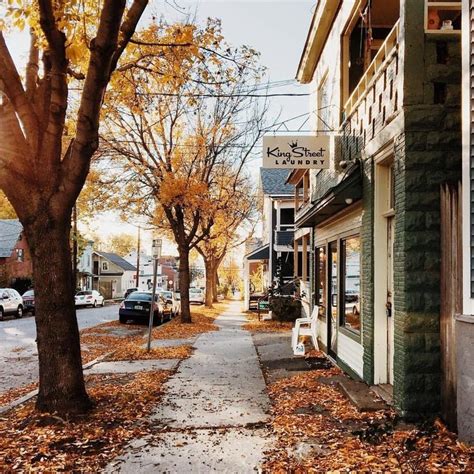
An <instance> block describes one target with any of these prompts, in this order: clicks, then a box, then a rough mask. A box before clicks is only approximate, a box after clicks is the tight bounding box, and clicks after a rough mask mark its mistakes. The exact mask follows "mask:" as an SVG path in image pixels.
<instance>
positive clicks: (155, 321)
mask: <svg viewBox="0 0 474 474" xmlns="http://www.w3.org/2000/svg"><path fill="white" fill-rule="evenodd" d="M160 321H161V322H163V321H162V319H161V315H160V313H155V314H154V315H153V326H158V325H159V324H160Z"/></svg>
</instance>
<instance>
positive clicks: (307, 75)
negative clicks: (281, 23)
mask: <svg viewBox="0 0 474 474" xmlns="http://www.w3.org/2000/svg"><path fill="white" fill-rule="evenodd" d="M340 4H341V0H320V2H319V3H318V6H317V8H316V10H315V12H314V15H313V19H312V20H311V25H310V27H309V32H308V36H307V38H306V43H305V45H304V49H303V54H302V55H301V59H300V63H299V65H298V70H297V72H296V79H297V80H298V82H300V83H301V84H308V83H309V82H311V81H312V79H313V74H314V70H315V69H316V65H317V64H318V61H319V58H320V57H321V52H322V50H323V48H324V45H325V44H326V40H327V38H328V35H329V32H330V31H331V27H332V24H333V21H334V18H335V17H336V15H337V12H338V10H339V6H340Z"/></svg>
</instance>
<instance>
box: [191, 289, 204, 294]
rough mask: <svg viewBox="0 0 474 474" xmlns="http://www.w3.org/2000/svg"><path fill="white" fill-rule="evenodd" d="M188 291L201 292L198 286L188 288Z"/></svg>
mask: <svg viewBox="0 0 474 474" xmlns="http://www.w3.org/2000/svg"><path fill="white" fill-rule="evenodd" d="M189 292H190V293H202V291H201V290H200V289H199V288H189Z"/></svg>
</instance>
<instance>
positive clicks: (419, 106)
mask: <svg viewBox="0 0 474 474" xmlns="http://www.w3.org/2000/svg"><path fill="white" fill-rule="evenodd" d="M410 54H417V55H419V56H420V57H419V61H418V63H419V64H424V65H425V68H424V75H423V76H422V81H420V77H419V76H420V70H419V69H417V70H413V69H407V70H406V71H405V84H406V87H409V85H410V83H413V84H414V85H415V87H418V91H416V90H412V91H410V93H409V94H408V95H407V103H406V104H405V105H404V107H403V112H404V118H405V130H404V133H403V134H402V135H401V136H399V137H398V139H397V141H396V146H395V172H396V178H395V209H396V219H395V244H394V245H395V249H394V256H395V259H394V262H395V269H394V274H395V275H394V285H395V295H394V298H395V299H394V303H395V315H394V317H395V360H394V379H395V380H394V403H395V406H396V408H397V410H398V411H399V412H400V413H402V414H403V415H405V416H406V417H409V418H410V417H415V416H418V415H420V414H426V415H429V414H435V413H436V412H438V411H439V407H440V380H441V379H440V377H441V373H440V339H439V312H440V251H441V249H440V185H441V184H442V183H445V182H456V181H457V180H459V179H460V177H461V125H460V117H461V115H460V83H461V76H460V73H461V57H460V43H459V39H458V38H457V37H451V36H443V37H441V36H429V35H426V39H425V44H424V48H423V49H421V50H417V51H416V52H415V51H414V50H412V51H411V52H410ZM412 59H413V58H412ZM415 76H416V77H415ZM420 88H421V90H420ZM416 92H418V94H417V93H416ZM414 97H418V98H422V100H421V101H419V102H418V103H417V102H416V100H413V98H414Z"/></svg>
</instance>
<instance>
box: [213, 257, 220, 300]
mask: <svg viewBox="0 0 474 474" xmlns="http://www.w3.org/2000/svg"><path fill="white" fill-rule="evenodd" d="M218 269H219V265H215V267H214V269H213V272H212V301H213V302H214V303H217V301H218V299H217V287H218V286H219V275H218V273H217V270H218Z"/></svg>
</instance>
